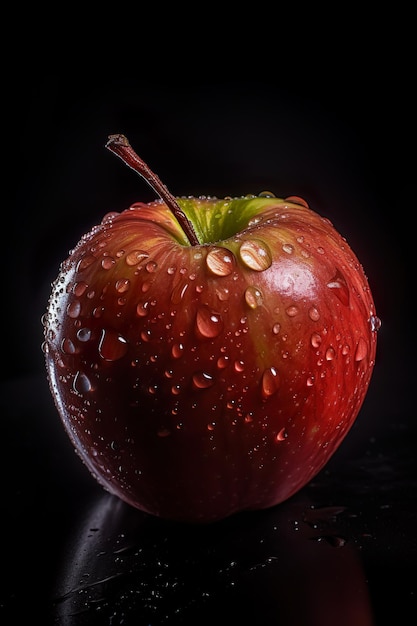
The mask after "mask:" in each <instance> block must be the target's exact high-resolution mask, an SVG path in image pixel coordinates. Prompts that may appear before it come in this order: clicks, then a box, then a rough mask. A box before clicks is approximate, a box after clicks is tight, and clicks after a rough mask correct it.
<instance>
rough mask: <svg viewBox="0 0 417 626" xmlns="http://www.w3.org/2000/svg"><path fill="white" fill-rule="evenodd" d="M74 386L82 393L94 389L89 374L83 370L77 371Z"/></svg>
mask: <svg viewBox="0 0 417 626" xmlns="http://www.w3.org/2000/svg"><path fill="white" fill-rule="evenodd" d="M72 386H73V388H74V390H75V391H77V392H78V393H81V394H83V393H88V392H89V391H91V389H92V385H91V381H90V379H89V378H88V376H86V375H85V374H83V373H82V372H77V373H76V374H75V378H74V382H73V385H72Z"/></svg>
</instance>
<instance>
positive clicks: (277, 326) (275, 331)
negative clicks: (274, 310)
mask: <svg viewBox="0 0 417 626" xmlns="http://www.w3.org/2000/svg"><path fill="white" fill-rule="evenodd" d="M280 330H281V324H279V322H276V323H275V324H274V325H273V326H272V334H273V335H278V333H279V331H280Z"/></svg>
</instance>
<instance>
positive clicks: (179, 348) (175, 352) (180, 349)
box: [171, 343, 184, 359]
mask: <svg viewBox="0 0 417 626" xmlns="http://www.w3.org/2000/svg"><path fill="white" fill-rule="evenodd" d="M183 353H184V346H183V344H182V343H174V345H173V346H172V348H171V354H172V356H173V357H174V359H179V358H180V357H181V356H182V355H183Z"/></svg>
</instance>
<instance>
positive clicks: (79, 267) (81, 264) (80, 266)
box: [76, 254, 96, 272]
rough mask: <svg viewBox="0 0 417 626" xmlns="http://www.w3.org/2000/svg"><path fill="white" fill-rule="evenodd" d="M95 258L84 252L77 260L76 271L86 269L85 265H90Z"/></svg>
mask: <svg viewBox="0 0 417 626" xmlns="http://www.w3.org/2000/svg"><path fill="white" fill-rule="evenodd" d="M95 260H96V257H95V256H93V255H92V254H85V255H84V256H83V257H82V259H80V260H79V262H78V264H77V268H76V271H77V272H82V271H83V270H86V269H87V267H90V265H91V264H92V263H94V261H95Z"/></svg>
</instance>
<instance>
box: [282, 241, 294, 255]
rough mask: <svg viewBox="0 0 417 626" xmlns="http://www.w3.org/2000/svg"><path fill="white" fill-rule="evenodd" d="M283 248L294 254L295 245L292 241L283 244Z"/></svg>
mask: <svg viewBox="0 0 417 626" xmlns="http://www.w3.org/2000/svg"><path fill="white" fill-rule="evenodd" d="M282 249H283V250H284V252H286V253H287V254H292V253H293V252H294V246H293V245H292V244H290V243H284V244H283V246H282Z"/></svg>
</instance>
